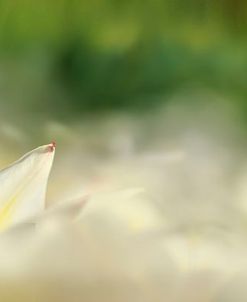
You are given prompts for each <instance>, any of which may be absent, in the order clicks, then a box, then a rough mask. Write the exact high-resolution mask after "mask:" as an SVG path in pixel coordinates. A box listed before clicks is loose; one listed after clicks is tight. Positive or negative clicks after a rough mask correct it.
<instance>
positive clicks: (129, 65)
mask: <svg viewBox="0 0 247 302" xmlns="http://www.w3.org/2000/svg"><path fill="white" fill-rule="evenodd" d="M246 12H247V2H246V1H244V0H217V1H213V0H186V1H182V0H166V1H161V0H146V1H138V0H133V1H126V0H122V1H119V0H90V1H89V0H85V1H78V0H61V1H55V0H49V1H47V0H43V1H31V0H22V1H16V0H13V1H6V0H5V1H0V102H1V103H0V118H1V119H2V120H3V119H6V117H7V118H8V120H16V119H18V116H20V115H19V114H20V113H21V116H22V117H26V120H29V119H32V118H34V119H37V120H39V118H40V119H41V120H42V119H43V118H48V119H50V118H53V119H58V120H70V119H75V118H81V116H83V115H85V114H88V113H90V114H91V113H99V112H100V114H101V112H102V111H108V110H113V111H116V110H127V111H128V110H130V111H133V112H139V111H140V110H142V111H143V110H144V111H145V110H149V109H150V107H152V108H153V107H155V106H157V105H159V104H160V103H162V104H163V103H165V102H167V100H168V99H169V98H170V97H171V96H172V95H173V94H174V93H177V92H180V91H183V92H184V93H187V92H189V91H198V90H199V91H208V90H209V91H213V92H215V93H217V94H219V95H220V96H222V97H223V99H227V101H229V100H230V101H231V102H234V103H236V104H237V105H238V106H240V108H241V110H242V112H243V113H244V114H245V107H246V97H247V85H246V79H247V77H246V75H247V43H246V41H247V40H246V32H247V27H246V25H247V13H246Z"/></svg>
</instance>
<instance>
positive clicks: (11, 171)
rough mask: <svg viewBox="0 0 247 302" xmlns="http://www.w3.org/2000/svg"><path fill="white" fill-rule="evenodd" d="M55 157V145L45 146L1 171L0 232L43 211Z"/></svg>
mask: <svg viewBox="0 0 247 302" xmlns="http://www.w3.org/2000/svg"><path fill="white" fill-rule="evenodd" d="M54 154H55V144H54V143H51V144H49V145H44V146H41V147H38V148H36V149H34V150H33V151H31V152H29V153H27V154H26V155H24V156H23V157H22V158H20V159H19V160H18V161H16V162H14V163H13V164H12V165H10V166H9V167H7V168H5V169H3V170H2V171H0V229H4V228H6V227H8V226H9V225H10V224H13V223H18V222H20V221H22V220H25V219H26V218H28V217H30V216H33V215H36V214H37V213H38V212H40V211H42V210H43V209H44V205H45V194H46V187H47V180H48V176H49V173H50V170H51V167H52V162H53V158H54Z"/></svg>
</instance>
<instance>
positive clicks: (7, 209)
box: [0, 196, 17, 230]
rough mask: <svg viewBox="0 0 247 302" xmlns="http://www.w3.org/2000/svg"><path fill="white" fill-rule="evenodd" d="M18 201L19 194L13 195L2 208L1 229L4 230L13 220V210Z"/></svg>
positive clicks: (0, 216)
mask: <svg viewBox="0 0 247 302" xmlns="http://www.w3.org/2000/svg"><path fill="white" fill-rule="evenodd" d="M16 203H17V196H14V197H12V198H11V199H10V200H9V201H8V202H7V203H6V204H5V206H4V207H3V208H2V209H1V210H0V230H3V229H4V228H5V227H6V226H7V225H8V224H9V222H10V221H11V211H12V210H13V208H14V206H15V205H16Z"/></svg>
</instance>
